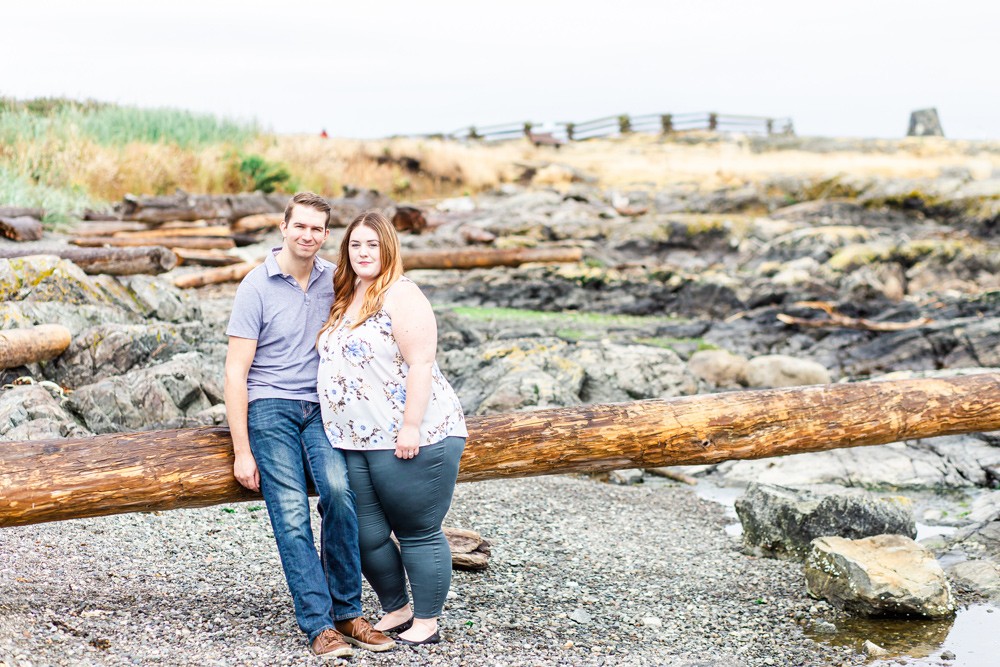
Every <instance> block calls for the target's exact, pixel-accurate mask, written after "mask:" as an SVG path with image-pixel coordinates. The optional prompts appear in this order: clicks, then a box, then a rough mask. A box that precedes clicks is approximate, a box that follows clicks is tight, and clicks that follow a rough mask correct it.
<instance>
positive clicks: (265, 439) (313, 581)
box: [226, 192, 395, 658]
mask: <svg viewBox="0 0 1000 667" xmlns="http://www.w3.org/2000/svg"><path fill="white" fill-rule="evenodd" d="M329 225H330V205H329V204H328V203H327V201H326V200H325V199H323V198H322V197H320V196H319V195H317V194H314V193H311V192H300V193H298V194H296V195H295V196H294V197H292V199H291V201H289V202H288V206H287V208H286V209H285V218H284V221H283V222H282V223H281V224H280V225H279V228H280V230H281V235H282V237H283V239H284V240H283V242H282V244H281V247H280V248H274V249H273V250H272V252H271V253H268V256H267V258H266V259H265V261H264V264H263V265H262V266H258V267H257V268H256V269H254V270H253V271H251V272H250V273H249V274H248V275H247V277H246V278H244V279H243V282H242V283H241V284H240V286H239V289H238V290H237V292H236V299H235V301H234V304H233V312H232V315H231V316H230V320H229V328H228V329H227V330H226V334H227V335H228V336H229V350H228V354H227V355H226V416H227V418H228V420H229V429H230V431H231V433H232V438H233V451H234V453H235V455H236V462H235V463H234V465H233V473H234V475H235V476H236V479H237V480H239V482H240V484H242V485H243V486H245V487H246V488H248V489H251V490H254V491H257V490H260V491H261V492H262V493H263V494H264V500H265V501H266V502H267V511H268V514H269V515H270V517H271V527H272V529H273V531H274V539H275V541H276V542H277V545H278V554H279V555H280V556H281V565H282V567H283V568H284V571H285V580H286V581H287V582H288V589H289V591H290V592H291V594H292V601H293V603H294V606H295V618H296V620H297V621H298V624H299V628H301V629H302V631H303V632H304V633H305V634H306V635H307V637H308V638H309V642H310V646H311V648H312V650H313V652H314V653H315V654H316V655H320V656H322V657H324V658H334V657H343V656H350V655H353V650H352V649H351V647H350V645H349V644H354V645H355V646H361V647H363V648H367V649H369V650H372V651H385V650H388V649H390V648H392V647H393V646H395V643H394V642H393V640H392V639H390V638H389V637H387V636H386V635H384V634H382V633H381V632H378V631H376V630H375V629H374V628H372V626H371V625H370V624H369V623H368V621H366V620H365V619H364V618H363V617H362V616H361V561H360V556H359V552H358V524H357V514H356V512H355V507H354V494H353V493H352V492H351V491H350V489H349V487H348V485H347V467H346V464H345V462H344V455H343V453H342V452H341V451H339V450H336V449H334V448H333V447H331V446H330V443H329V441H328V440H327V439H326V435H325V433H324V432H323V424H322V420H321V417H320V414H321V413H320V407H319V396H318V395H317V393H316V368H317V365H318V363H319V355H318V354H317V352H316V336H317V334H318V333H319V330H320V328H321V326H322V325H323V323H324V322H325V321H326V318H327V316H328V315H329V313H330V306H331V305H332V304H333V265H331V264H330V263H329V262H327V261H325V260H323V259H320V258H318V257H316V254H317V253H318V252H319V250H320V248H321V247H322V246H323V242H324V241H326V239H327V237H328V236H329V235H330V230H329ZM310 486H313V487H314V488H315V489H316V491H317V492H318V494H319V511H320V516H321V519H322V522H321V523H322V525H321V528H320V553H319V554H317V552H316V547H315V545H314V542H313V532H312V525H311V522H310V517H309V497H308V488H309V487H310Z"/></svg>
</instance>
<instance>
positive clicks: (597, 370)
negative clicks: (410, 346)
mask: <svg viewBox="0 0 1000 667" xmlns="http://www.w3.org/2000/svg"><path fill="white" fill-rule="evenodd" d="M438 362H439V364H440V365H441V369H442V371H443V372H444V373H445V375H446V376H447V377H448V379H449V381H450V382H451V383H452V385H453V386H454V387H455V390H456V392H457V393H458V396H459V399H460V400H461V401H462V407H463V408H464V409H465V411H466V413H467V414H491V413H496V412H512V411H516V410H524V409H538V408H547V407H560V406H567V405H579V404H580V403H613V402H621V401H631V400H638V399H644V398H666V397H671V396H680V395H687V394H693V393H695V392H697V390H698V383H697V379H696V378H695V377H694V376H693V375H692V374H691V373H690V372H689V371H688V370H687V368H686V367H685V365H684V363H683V362H682V361H681V360H680V358H679V357H678V356H677V355H676V354H675V353H674V352H673V351H671V350H667V349H663V348H659V347H653V346H646V345H619V344H615V343H611V342H608V341H601V342H593V341H581V342H578V343H567V342H565V341H563V340H560V339H557V338H546V337H537V338H519V339H511V340H498V341H490V342H488V343H486V344H484V345H482V346H480V347H465V348H461V349H450V350H445V351H443V352H442V353H440V354H439V355H438Z"/></svg>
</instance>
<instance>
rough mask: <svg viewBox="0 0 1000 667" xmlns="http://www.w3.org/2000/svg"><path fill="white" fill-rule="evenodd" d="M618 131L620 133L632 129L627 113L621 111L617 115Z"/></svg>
mask: <svg viewBox="0 0 1000 667" xmlns="http://www.w3.org/2000/svg"><path fill="white" fill-rule="evenodd" d="M618 131H619V132H621V133H622V134H628V133H629V132H631V131H632V121H630V120H629V117H628V114H625V113H623V114H622V115H621V116H618Z"/></svg>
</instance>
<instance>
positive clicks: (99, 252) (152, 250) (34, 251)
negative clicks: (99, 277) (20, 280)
mask: <svg viewBox="0 0 1000 667" xmlns="http://www.w3.org/2000/svg"><path fill="white" fill-rule="evenodd" d="M30 255H54V256H56V257H61V258H62V259H68V260H69V261H71V262H73V263H74V264H76V265H77V266H79V267H80V268H81V269H83V271H84V272H85V273H88V274H91V275H95V274H99V273H106V274H110V275H113V276H129V275H133V274H136V273H153V274H156V273H164V272H166V271H169V270H170V269H172V268H174V267H175V266H177V255H175V254H174V253H172V252H171V251H170V250H168V249H167V248H164V247H163V246H146V247H141V248H76V247H73V246H57V245H50V244H34V243H24V244H18V245H0V259H14V258H16V257H28V256H30Z"/></svg>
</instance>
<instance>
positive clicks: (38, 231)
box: [0, 215, 42, 241]
mask: <svg viewBox="0 0 1000 667" xmlns="http://www.w3.org/2000/svg"><path fill="white" fill-rule="evenodd" d="M0 234H3V235H4V236H6V237H7V238H9V239H10V240H12V241H38V240H39V239H41V238H42V223H41V221H39V220H36V219H35V218H30V217H28V216H24V215H22V216H18V217H16V218H11V217H5V216H0Z"/></svg>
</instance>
